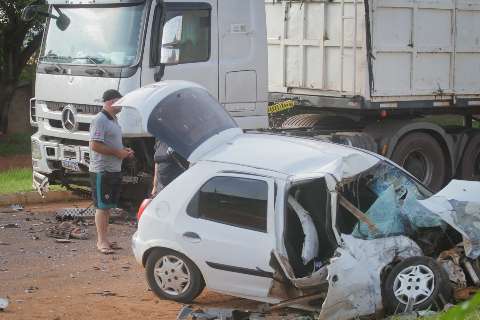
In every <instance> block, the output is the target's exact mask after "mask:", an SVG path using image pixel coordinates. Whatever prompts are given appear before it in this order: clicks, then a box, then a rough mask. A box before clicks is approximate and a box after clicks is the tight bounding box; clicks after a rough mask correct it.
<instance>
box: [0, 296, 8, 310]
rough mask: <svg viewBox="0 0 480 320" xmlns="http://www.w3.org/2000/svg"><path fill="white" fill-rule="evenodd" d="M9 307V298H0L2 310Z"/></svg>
mask: <svg viewBox="0 0 480 320" xmlns="http://www.w3.org/2000/svg"><path fill="white" fill-rule="evenodd" d="M7 307H8V299H6V298H0V311H3V310H5V309H7Z"/></svg>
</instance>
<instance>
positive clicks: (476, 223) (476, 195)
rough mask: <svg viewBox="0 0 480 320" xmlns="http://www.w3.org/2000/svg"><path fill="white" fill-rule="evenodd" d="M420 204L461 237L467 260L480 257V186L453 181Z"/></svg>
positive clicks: (476, 183) (462, 181)
mask: <svg viewBox="0 0 480 320" xmlns="http://www.w3.org/2000/svg"><path fill="white" fill-rule="evenodd" d="M419 203H420V204H421V205H422V206H424V207H425V208H427V209H428V210H429V211H431V212H433V213H434V214H436V215H438V216H439V217H440V218H441V219H442V220H443V221H445V222H446V223H448V224H449V225H450V226H452V227H453V228H454V229H455V230H457V231H458V232H460V233H461V234H462V236H463V240H464V247H465V253H466V255H467V256H468V257H469V258H472V259H476V258H478V257H479V256H480V182H476V181H464V180H452V181H451V182H450V183H449V184H448V185H447V186H446V187H445V188H443V189H442V190H441V191H440V192H438V193H436V194H435V195H433V196H431V197H430V198H428V199H425V200H419Z"/></svg>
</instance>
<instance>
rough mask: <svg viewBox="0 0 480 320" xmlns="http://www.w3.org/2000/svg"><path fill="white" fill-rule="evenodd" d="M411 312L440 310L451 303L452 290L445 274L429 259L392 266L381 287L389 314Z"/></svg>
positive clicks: (403, 262) (413, 260)
mask: <svg viewBox="0 0 480 320" xmlns="http://www.w3.org/2000/svg"><path fill="white" fill-rule="evenodd" d="M409 299H413V300H414V301H413V305H412V309H411V311H413V310H425V309H435V310H441V309H442V307H443V305H444V304H445V303H447V302H450V301H451V299H452V287H451V284H450V280H449V278H448V275H447V273H446V272H445V270H444V269H443V268H442V267H441V266H440V265H439V264H438V263H437V262H436V261H435V260H434V259H432V258H430V257H411V258H407V259H405V260H403V261H401V262H399V263H398V264H397V265H395V266H394V267H393V268H392V270H391V271H390V272H389V274H388V275H387V277H386V278H385V281H384V284H383V303H384V306H385V309H386V311H387V313H388V314H398V313H402V312H405V311H407V310H406V309H407V305H408V301H409Z"/></svg>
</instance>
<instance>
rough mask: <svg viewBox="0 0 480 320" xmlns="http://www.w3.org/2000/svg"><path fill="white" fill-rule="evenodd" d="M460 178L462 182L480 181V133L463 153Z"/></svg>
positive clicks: (472, 139) (471, 140)
mask: <svg viewBox="0 0 480 320" xmlns="http://www.w3.org/2000/svg"><path fill="white" fill-rule="evenodd" d="M460 178H461V179H462V180H471V181H480V133H477V134H476V135H474V136H473V137H472V138H471V139H470V141H469V142H468V144H467V147H466V148H465V151H464V152H463V157H462V162H461V164H460Z"/></svg>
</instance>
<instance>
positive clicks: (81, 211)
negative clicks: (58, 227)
mask: <svg viewBox="0 0 480 320" xmlns="http://www.w3.org/2000/svg"><path fill="white" fill-rule="evenodd" d="M127 216H128V214H127V212H126V211H125V210H122V209H120V208H116V209H114V210H112V212H111V215H110V220H113V221H117V220H121V219H122V218H124V219H125V218H126V217H127ZM94 217H95V208H92V207H88V208H64V209H61V210H59V211H57V212H56V214H55V219H56V220H57V221H83V220H84V219H93V218H94Z"/></svg>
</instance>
